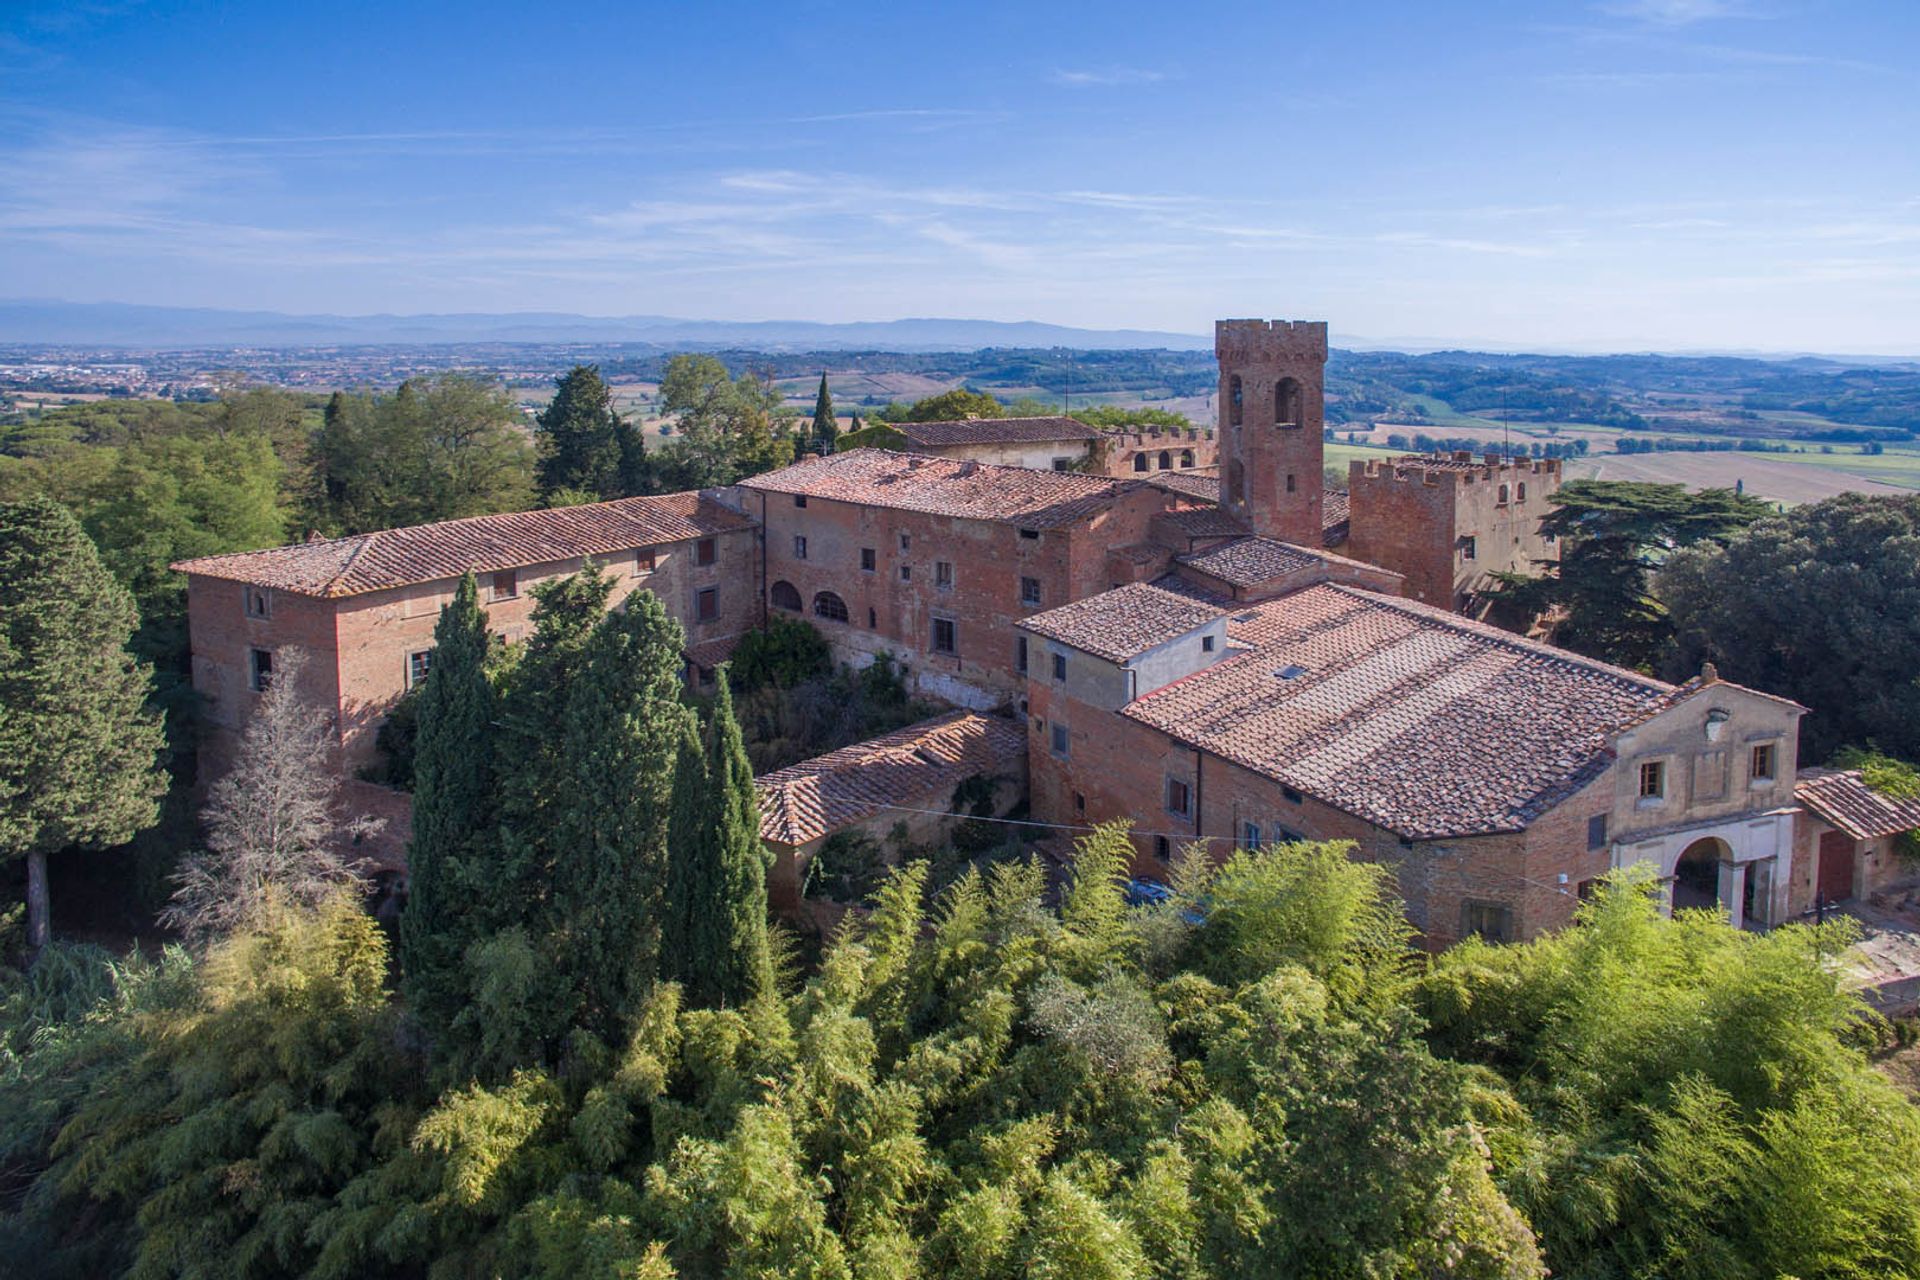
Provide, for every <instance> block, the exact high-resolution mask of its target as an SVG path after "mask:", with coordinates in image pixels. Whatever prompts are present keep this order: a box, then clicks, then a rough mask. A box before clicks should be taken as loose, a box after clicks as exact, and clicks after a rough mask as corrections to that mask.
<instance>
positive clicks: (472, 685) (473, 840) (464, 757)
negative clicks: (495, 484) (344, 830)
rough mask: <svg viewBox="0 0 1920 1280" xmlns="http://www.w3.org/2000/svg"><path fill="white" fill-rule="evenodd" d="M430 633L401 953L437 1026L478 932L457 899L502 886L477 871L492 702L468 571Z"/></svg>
mask: <svg viewBox="0 0 1920 1280" xmlns="http://www.w3.org/2000/svg"><path fill="white" fill-rule="evenodd" d="M433 641H434V647H433V663H432V666H431V667H429V668H428V671H427V678H426V682H425V683H424V684H422V685H421V687H420V693H419V699H420V707H419V721H420V727H419V736H418V739H417V741H416V745H415V748H414V792H413V841H412V843H411V844H410V845H409V846H408V850H407V869H408V883H409V893H408V896H407V909H406V914H404V915H403V916H401V918H400V957H401V963H402V965H403V967H404V969H405V972H406V982H407V994H408V996H409V998H410V999H411V1000H412V1002H413V1007H414V1009H415V1011H416V1012H418V1013H419V1014H420V1015H421V1016H422V1017H423V1018H424V1019H425V1020H427V1021H428V1022H429V1023H430V1024H433V1025H438V1026H442V1027H444V1026H445V1025H446V1024H447V1023H448V1022H449V1021H450V1020H451V1018H452V1017H453V1014H454V1012H455V1011H456V1008H457V1004H458V1002H459V997H460V992H461V990H462V986H463V984H462V981H461V979H460V977H459V973H458V968H459V962H460V956H461V953H462V952H463V951H464V950H465V948H466V945H467V944H468V943H469V942H471V941H472V940H473V937H474V935H475V933H476V932H477V931H476V930H475V928H474V927H473V926H474V921H473V920H472V919H471V918H470V917H469V915H468V913H467V912H466V910H465V909H464V908H465V906H466V904H467V903H469V902H471V901H472V900H473V898H474V895H477V894H479V895H483V894H486V893H489V892H491V891H494V890H497V889H498V888H499V886H497V885H488V884H485V883H481V882H480V881H479V880H478V879H477V878H476V873H478V872H480V871H481V869H482V866H483V864H484V863H485V862H486V861H487V860H486V859H485V857H484V854H483V847H484V845H485V844H486V843H488V842H490V841H491V840H492V839H493V836H494V831H493V823H494V797H495V793H496V788H495V777H494V771H493V743H494V720H495V718H496V716H497V715H498V712H499V706H498V700H497V698H496V697H495V694H494V689H493V683H492V681H490V680H488V678H487V670H486V667H487V648H488V643H489V637H488V635H487V615H486V614H485V613H483V612H482V611H481V609H480V588H479V586H478V584H477V583H475V581H474V577H473V575H472V574H471V573H469V574H466V575H465V576H464V577H462V578H461V579H460V585H459V587H458V588H457V589H456V590H455V592H454V596H453V601H452V603H450V604H448V605H447V606H446V607H445V608H443V609H442V610H441V611H440V621H439V624H438V625H436V626H435V627H434V629H433Z"/></svg>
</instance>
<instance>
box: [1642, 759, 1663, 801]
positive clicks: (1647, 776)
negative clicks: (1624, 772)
mask: <svg viewBox="0 0 1920 1280" xmlns="http://www.w3.org/2000/svg"><path fill="white" fill-rule="evenodd" d="M1666 794H1667V765H1666V762H1665V761H1663V760H1649V761H1647V762H1646V763H1645V764H1643V765H1641V766H1640V798H1641V799H1642V800H1660V799H1664V798H1665V797H1666Z"/></svg>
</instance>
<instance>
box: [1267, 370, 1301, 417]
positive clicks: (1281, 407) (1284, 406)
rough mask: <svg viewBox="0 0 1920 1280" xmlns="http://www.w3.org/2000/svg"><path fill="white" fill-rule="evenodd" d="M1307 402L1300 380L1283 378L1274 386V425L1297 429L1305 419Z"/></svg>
mask: <svg viewBox="0 0 1920 1280" xmlns="http://www.w3.org/2000/svg"><path fill="white" fill-rule="evenodd" d="M1305 400H1306V397H1305V396H1304V395H1303V394H1302V392H1301V388H1300V380H1299V379H1298V378H1282V379H1280V381H1278V382H1276V383H1274V384H1273V425H1274V426H1276V427H1297V426H1299V425H1300V424H1301V423H1302V422H1304V421H1305V420H1306V419H1305V407H1306V406H1305Z"/></svg>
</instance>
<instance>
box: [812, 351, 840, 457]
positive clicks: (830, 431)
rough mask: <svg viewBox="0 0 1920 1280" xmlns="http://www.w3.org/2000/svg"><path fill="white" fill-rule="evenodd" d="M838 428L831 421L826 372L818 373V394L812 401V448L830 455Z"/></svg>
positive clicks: (831, 401) (830, 394) (838, 433)
mask: <svg viewBox="0 0 1920 1280" xmlns="http://www.w3.org/2000/svg"><path fill="white" fill-rule="evenodd" d="M839 438H840V428H839V427H838V425H836V424H835V422H834V420H833V394H832V393H831V392H830V391H828V390H827V375H826V371H825V370H822V371H821V373H820V394H819V395H817V396H815V397H814V400H813V447H814V450H815V451H816V452H818V453H832V452H833V443H834V441H836V440H838V439H839Z"/></svg>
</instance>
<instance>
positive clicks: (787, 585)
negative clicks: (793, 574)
mask: <svg viewBox="0 0 1920 1280" xmlns="http://www.w3.org/2000/svg"><path fill="white" fill-rule="evenodd" d="M767 598H768V599H769V600H771V601H772V602H773V607H774V608H776V609H785V610H787V611H788V612H789V613H798V612H800V589H799V588H798V587H796V586H794V585H793V584H792V583H791V582H788V581H787V580H786V579H784V578H782V579H781V580H780V581H779V582H776V583H774V584H773V586H772V587H771V588H769V589H768V591H767Z"/></svg>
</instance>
